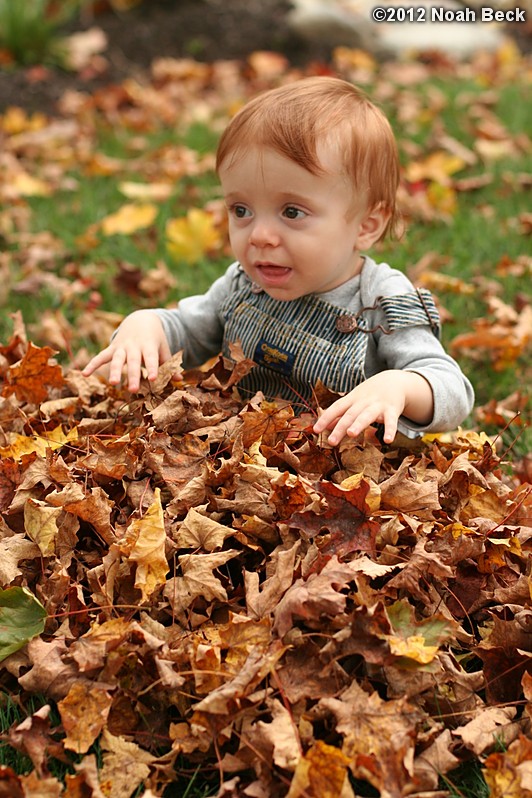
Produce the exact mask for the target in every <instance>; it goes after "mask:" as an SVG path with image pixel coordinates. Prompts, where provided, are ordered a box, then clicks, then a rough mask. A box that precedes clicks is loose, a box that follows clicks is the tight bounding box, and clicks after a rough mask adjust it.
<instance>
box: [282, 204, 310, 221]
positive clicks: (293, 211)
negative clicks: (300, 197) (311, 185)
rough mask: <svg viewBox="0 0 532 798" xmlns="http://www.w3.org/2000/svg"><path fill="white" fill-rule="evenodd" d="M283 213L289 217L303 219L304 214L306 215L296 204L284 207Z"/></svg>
mask: <svg viewBox="0 0 532 798" xmlns="http://www.w3.org/2000/svg"><path fill="white" fill-rule="evenodd" d="M283 214H284V216H286V218H287V219H302V218H303V216H305V212H304V211H302V210H301V209H300V208H296V207H295V206H294V205H288V206H287V207H286V208H285V209H284V211H283Z"/></svg>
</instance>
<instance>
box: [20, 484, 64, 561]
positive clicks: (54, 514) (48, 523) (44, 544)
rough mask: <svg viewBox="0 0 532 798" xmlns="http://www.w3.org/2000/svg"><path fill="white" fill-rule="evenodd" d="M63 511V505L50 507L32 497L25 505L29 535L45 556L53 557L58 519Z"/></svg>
mask: <svg viewBox="0 0 532 798" xmlns="http://www.w3.org/2000/svg"><path fill="white" fill-rule="evenodd" d="M62 512H63V508H62V507H50V505H48V504H45V502H41V501H38V500H37V499H32V498H29V499H28V500H27V501H26V503H25V505H24V529H25V531H26V534H27V535H28V537H30V538H31V540H33V542H34V543H36V544H37V545H38V547H39V549H40V550H41V554H42V556H43V557H51V556H53V554H54V553H55V539H56V537H57V532H58V526H57V519H58V517H59V516H60V515H61V513H62Z"/></svg>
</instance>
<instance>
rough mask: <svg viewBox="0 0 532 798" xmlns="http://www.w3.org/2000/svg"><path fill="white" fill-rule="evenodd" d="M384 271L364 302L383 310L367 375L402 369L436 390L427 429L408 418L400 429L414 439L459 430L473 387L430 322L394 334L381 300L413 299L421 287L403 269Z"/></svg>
mask: <svg viewBox="0 0 532 798" xmlns="http://www.w3.org/2000/svg"><path fill="white" fill-rule="evenodd" d="M381 266H386V264H379V266H377V267H376V268H377V270H379V268H380V267H381ZM380 272H381V275H382V277H383V279H381V280H379V279H373V280H371V282H370V283H369V286H368V288H367V291H366V297H365V298H364V301H365V302H366V303H367V304H368V305H370V306H371V305H374V304H376V305H377V307H376V308H375V310H374V311H372V318H371V323H372V325H373V326H374V327H376V328H377V329H376V330H375V332H374V333H373V340H372V345H371V346H370V347H368V358H367V361H366V376H367V377H370V376H372V375H373V374H376V373H378V372H379V371H382V370H383V369H401V370H403V371H413V372H416V373H417V374H420V375H421V376H422V377H424V378H425V379H426V380H427V382H428V383H429V385H430V386H431V389H432V394H433V398H434V413H433V416H432V419H431V421H430V422H429V423H428V424H426V425H418V424H416V423H415V422H413V421H411V420H410V419H408V418H406V417H404V416H402V417H401V418H400V423H399V429H400V431H401V432H403V434H406V435H408V436H409V437H414V436H415V435H418V434H420V433H423V432H443V431H445V430H451V429H455V428H456V427H458V426H459V424H461V423H462V422H463V421H464V419H465V418H466V417H467V416H468V415H469V413H470V412H471V410H472V408H473V404H474V401H475V395H474V391H473V387H472V385H471V383H470V381H469V380H468V379H467V377H466V376H465V375H464V374H463V373H462V370H461V369H460V366H459V365H458V363H457V362H456V361H455V360H454V359H453V358H452V357H451V356H450V355H448V354H447V352H446V351H445V349H444V348H443V346H442V344H441V343H440V341H439V339H438V337H437V336H436V335H435V334H434V332H433V330H432V328H431V325H430V323H429V319H428V318H427V323H426V324H415V325H413V326H405V327H401V328H399V329H395V330H393V332H389V324H388V323H387V319H386V313H385V312H384V310H383V309H382V308H381V307H379V303H378V302H377V300H378V298H379V297H380V296H400V295H402V294H405V293H406V294H411V293H412V292H415V288H414V286H413V285H412V283H411V282H410V281H409V280H408V278H407V277H405V275H403V274H402V273H401V272H398V271H397V270H394V269H390V267H388V266H386V268H385V269H383V270H380ZM377 276H378V272H377V273H374V277H377ZM363 293H364V292H363Z"/></svg>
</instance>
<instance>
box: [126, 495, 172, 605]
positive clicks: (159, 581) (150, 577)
mask: <svg viewBox="0 0 532 798" xmlns="http://www.w3.org/2000/svg"><path fill="white" fill-rule="evenodd" d="M165 547H166V531H165V528H164V517H163V508H162V505H161V490H160V488H155V496H154V500H153V503H152V504H151V505H150V506H149V507H148V510H147V511H146V513H145V514H144V515H143V516H142V517H141V518H136V519H135V520H133V521H132V522H131V524H130V525H129V527H128V529H127V532H126V536H125V539H124V541H123V542H122V543H121V546H120V548H121V550H122V552H123V553H124V554H126V555H127V557H128V559H129V560H131V561H132V562H135V563H136V564H137V572H136V578H135V587H137V588H138V589H139V590H140V591H141V593H142V601H143V602H144V601H147V600H148V599H149V598H150V596H151V595H152V593H153V592H154V590H156V588H157V587H159V586H161V585H163V584H164V583H165V577H166V574H167V573H168V571H169V570H170V569H169V566H168V560H167V559H166V554H165Z"/></svg>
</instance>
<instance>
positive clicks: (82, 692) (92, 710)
mask: <svg viewBox="0 0 532 798" xmlns="http://www.w3.org/2000/svg"><path fill="white" fill-rule="evenodd" d="M111 703H112V696H111V694H110V693H109V692H108V691H107V688H106V687H105V686H103V685H98V684H92V683H90V682H82V681H77V682H74V684H73V685H72V686H71V688H70V690H69V691H68V694H67V695H66V696H65V698H63V699H62V700H61V701H59V702H58V704H57V709H58V710H59V714H60V715H61V721H62V723H63V727H64V729H65V731H66V737H65V740H64V746H65V748H68V749H70V750H71V751H75V752H76V753H78V754H84V753H86V752H87V751H88V750H89V748H90V747H91V745H92V744H93V742H94V741H95V740H96V738H97V737H98V736H99V734H100V732H101V731H102V729H103V728H104V727H105V724H106V722H107V717H108V715H109V711H110V709H111Z"/></svg>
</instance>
